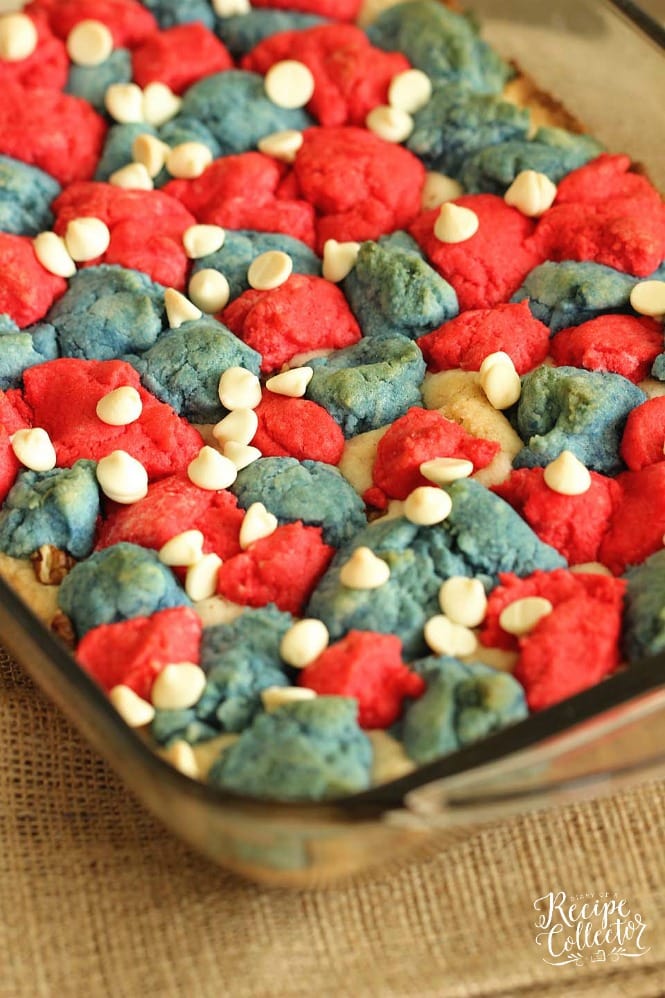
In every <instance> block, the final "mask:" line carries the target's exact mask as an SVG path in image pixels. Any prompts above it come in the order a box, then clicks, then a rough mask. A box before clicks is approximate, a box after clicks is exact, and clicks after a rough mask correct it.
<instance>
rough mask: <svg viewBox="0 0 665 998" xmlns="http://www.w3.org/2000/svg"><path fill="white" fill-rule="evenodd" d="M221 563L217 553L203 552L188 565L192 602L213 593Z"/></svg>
mask: <svg viewBox="0 0 665 998" xmlns="http://www.w3.org/2000/svg"><path fill="white" fill-rule="evenodd" d="M220 456H221V455H220ZM221 565H222V559H221V558H220V557H219V555H217V554H214V553H211V554H204V555H203V557H202V558H199V560H198V561H197V562H195V564H194V565H190V566H189V568H188V569H187V575H186V576H185V592H186V593H187V595H188V596H189V598H190V599H191V600H192V601H193V602H194V603H197V602H198V601H199V600H201V599H210V597H211V596H214V595H215V593H216V592H217V576H218V575H219V570H220V568H221Z"/></svg>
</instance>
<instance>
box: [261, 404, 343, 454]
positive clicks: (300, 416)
mask: <svg viewBox="0 0 665 998" xmlns="http://www.w3.org/2000/svg"><path fill="white" fill-rule="evenodd" d="M254 411H255V413H256V415H257V416H258V418H259V426H258V429H257V431H256V433H255V435H254V437H253V439H252V446H253V447H258V448H259V450H260V451H261V453H262V454H263V456H264V457H296V458H297V459H298V460H299V461H305V460H311V461H323V462H324V463H325V464H339V462H340V460H341V458H342V453H343V452H344V434H343V433H342V431H341V429H340V428H339V426H338V425H337V423H336V422H335V420H334V419H333V418H332V416H331V415H330V414H329V413H328V412H327V410H326V409H324V408H323V406H321V405H318V404H317V403H316V402H310V400H309V399H302V398H288V397H287V396H285V395H275V394H274V393H273V392H269V391H267V390H265V391H264V392H263V397H262V399H261V402H260V403H259V405H258V406H257V407H256V409H255V410H254Z"/></svg>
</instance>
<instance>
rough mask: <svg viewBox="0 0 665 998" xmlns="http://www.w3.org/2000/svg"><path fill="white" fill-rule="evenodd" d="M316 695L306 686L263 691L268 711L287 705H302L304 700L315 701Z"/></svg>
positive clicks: (271, 688)
mask: <svg viewBox="0 0 665 998" xmlns="http://www.w3.org/2000/svg"><path fill="white" fill-rule="evenodd" d="M315 697H316V693H315V692H314V690H310V689H307V687H306V686H267V687H266V688H265V689H264V690H261V700H262V702H263V707H264V709H265V710H267V711H269V712H270V711H273V710H277V708H278V707H283V706H284V704H287V703H302V701H303V700H314V699H315Z"/></svg>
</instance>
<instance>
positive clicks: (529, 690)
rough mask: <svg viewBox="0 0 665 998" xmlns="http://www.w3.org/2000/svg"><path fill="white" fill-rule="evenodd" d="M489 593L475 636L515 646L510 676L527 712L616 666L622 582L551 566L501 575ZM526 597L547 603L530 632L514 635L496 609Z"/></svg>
mask: <svg viewBox="0 0 665 998" xmlns="http://www.w3.org/2000/svg"><path fill="white" fill-rule="evenodd" d="M500 579H501V585H500V586H498V587H497V588H496V589H495V590H494V591H493V592H492V594H491V595H490V598H489V600H488V604H487V616H486V618H485V624H484V626H483V630H482V632H481V635H480V639H481V641H482V643H483V644H484V645H489V646H490V647H500V648H506V649H508V650H518V651H519V660H518V663H517V666H516V667H515V671H514V675H515V679H517V680H518V681H519V682H520V683H522V685H523V686H524V689H525V692H526V698H527V703H528V705H529V708H530V710H543V709H544V708H545V707H551V706H552V704H555V703H558V702H559V701H560V700H564V699H565V698H566V697H569V696H573V695H574V694H575V693H579V692H581V691H582V690H585V689H587V688H588V687H589V686H595V684H596V683H598V682H600V680H601V679H603V677H604V676H607V675H609V674H610V673H612V672H614V670H615V669H616V668H617V666H618V664H619V647H618V646H619V637H620V633H621V612H622V607H623V594H624V590H625V587H626V583H625V582H624V581H623V579H613V578H610V577H609V576H607V575H587V574H575V573H571V572H567V571H566V570H565V569H557V570H556V571H554V572H534V574H533V575H531V576H529V578H528V579H519V578H518V577H517V576H516V575H512V574H506V575H501V576H500ZM528 596H543V597H544V598H545V599H548V600H549V601H550V603H551V604H552V606H553V610H552V613H550V614H548V615H547V616H545V617H542V618H541V619H540V620H539V621H538V623H537V624H536V626H535V627H534V628H533V630H532V631H531V632H530V633H529V634H526V635H524V636H523V637H520V638H515V637H513V636H512V635H510V634H508V633H507V632H506V631H504V630H503V629H502V627H501V625H500V624H499V617H500V616H501V612H502V611H503V610H504V609H505V607H507V606H508V605H509V604H510V603H513V602H515V601H516V600H520V599H524V598H526V597H528Z"/></svg>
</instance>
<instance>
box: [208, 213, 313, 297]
mask: <svg viewBox="0 0 665 998" xmlns="http://www.w3.org/2000/svg"><path fill="white" fill-rule="evenodd" d="M269 250H281V251H282V253H288V255H289V256H290V257H291V260H292V261H293V272H294V273H295V274H312V275H314V276H315V277H320V275H321V260H320V259H319V257H318V256H317V255H316V253H314V252H312V250H311V249H310V248H309V246H306V245H305V243H302V242H301V241H300V240H299V239H294V238H293V236H287V235H284V234H282V233H281V232H254V231H251V230H249V229H235V230H229V229H227V230H226V238H225V239H224V245H223V246H222V248H221V249H218V250H217V251H216V252H215V253H209V254H208V255H207V256H203V257H201V258H200V259H198V260H196V261H195V262H194V266H193V268H192V273H193V274H196V273H197V272H198V271H199V270H204V269H206V268H208V267H211V268H212V269H213V270H219V271H220V272H221V273H222V274H224V277H225V278H226V280H227V281H228V283H229V296H230V300H231V301H233V299H234V298H238V297H239V296H240V295H241V294H242V293H243V291H247V289H248V288H249V281H248V280H247V270H248V269H249V265H250V263H251V262H252V260H253V259H254V258H255V257H257V256H259V255H260V254H261V253H267V252H268V251H269Z"/></svg>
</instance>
